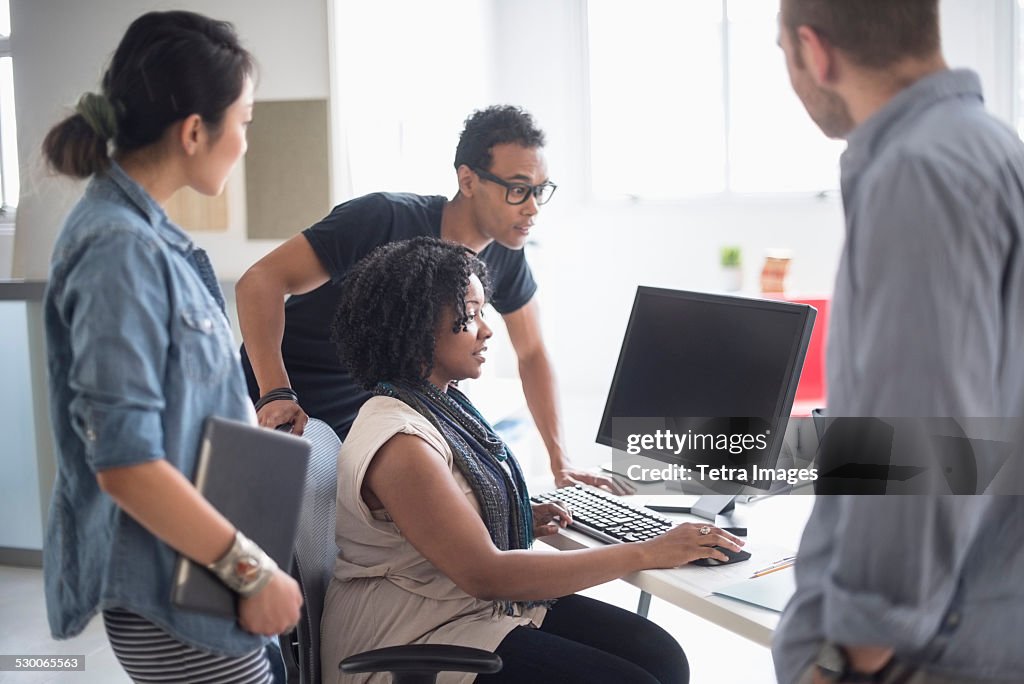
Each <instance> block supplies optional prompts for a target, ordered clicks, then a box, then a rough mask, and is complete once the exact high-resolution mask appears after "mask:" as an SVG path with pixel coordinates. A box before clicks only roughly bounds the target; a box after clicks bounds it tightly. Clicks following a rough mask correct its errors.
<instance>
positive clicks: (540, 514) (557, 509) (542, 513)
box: [531, 501, 572, 538]
mask: <svg viewBox="0 0 1024 684" xmlns="http://www.w3.org/2000/svg"><path fill="white" fill-rule="evenodd" d="M531 505H532V506H533V536H534V537H535V538H536V537H544V536H547V535H549V534H555V533H556V532H558V530H560V529H562V528H563V527H567V526H568V525H569V523H571V522H572V514H571V513H570V512H569V508H568V507H567V506H566V505H565V504H564V503H562V502H560V501H558V502H554V503H534V504H531Z"/></svg>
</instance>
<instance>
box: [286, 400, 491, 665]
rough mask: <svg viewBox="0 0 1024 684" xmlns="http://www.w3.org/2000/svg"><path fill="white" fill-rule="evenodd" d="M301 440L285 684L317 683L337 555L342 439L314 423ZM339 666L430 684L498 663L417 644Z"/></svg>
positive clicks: (487, 656) (457, 649)
mask: <svg viewBox="0 0 1024 684" xmlns="http://www.w3.org/2000/svg"><path fill="white" fill-rule="evenodd" d="M303 437H305V438H306V439H307V440H309V442H310V443H311V444H312V447H313V449H312V453H311V454H310V457H309V467H308V468H307V470H306V487H305V492H304V493H303V498H302V512H301V513H300V514H299V531H298V535H297V537H296V540H295V552H294V554H293V558H292V577H294V578H295V581H296V582H298V583H299V589H300V590H301V591H302V600H303V605H302V614H301V615H300V617H299V623H298V624H297V625H296V626H295V629H294V630H293V631H292V632H290V633H288V634H286V635H282V636H281V647H282V648H281V650H282V651H283V653H284V659H285V665H286V667H287V670H288V681H289V682H298V683H299V684H321V674H322V673H321V671H320V618H321V617H322V615H323V608H324V598H325V596H326V595H327V586H328V584H329V583H330V581H331V573H332V570H333V569H334V560H335V557H336V556H337V552H338V549H337V546H336V545H335V542H334V520H335V514H336V508H335V506H336V496H337V489H338V449H340V448H341V440H339V439H338V436H337V435H336V434H335V432H334V430H333V429H332V428H331V427H330V426H329V425H327V423H324V422H323V421H321V420H317V419H316V418H310V419H309V422H308V423H306V429H305V432H304V433H303ZM340 667H341V668H342V670H343V671H344V672H347V673H359V672H391V675H392V682H394V684H429V683H430V682H433V681H435V679H436V677H437V673H438V672H445V671H453V672H476V673H493V672H497V671H499V670H500V669H501V658H500V657H499V656H497V655H495V654H494V653H491V652H489V651H483V650H480V649H476V648H466V647H463V646H449V645H441V644H415V645H412V646H392V647H389V648H381V649H377V650H373V651H366V652H364V653H358V654H356V655H353V656H350V657H348V658H346V659H345V660H344V661H343V662H342V663H341V665H340Z"/></svg>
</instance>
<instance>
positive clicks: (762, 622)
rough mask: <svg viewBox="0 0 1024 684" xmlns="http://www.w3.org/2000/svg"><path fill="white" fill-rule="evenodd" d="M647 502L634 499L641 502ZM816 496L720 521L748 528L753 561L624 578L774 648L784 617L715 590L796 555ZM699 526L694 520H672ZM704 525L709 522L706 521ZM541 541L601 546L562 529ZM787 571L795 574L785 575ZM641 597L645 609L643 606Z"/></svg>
mask: <svg viewBox="0 0 1024 684" xmlns="http://www.w3.org/2000/svg"><path fill="white" fill-rule="evenodd" d="M648 498H649V497H646V496H644V497H636V499H637V500H638V502H639V501H641V500H646V499H648ZM813 503H814V497H813V496H808V495H802V496H801V495H783V496H774V497H769V498H765V499H756V500H754V501H752V502H751V503H748V504H736V510H735V511H733V512H732V513H730V514H728V515H724V516H719V518H718V523H719V525H721V526H731V527H746V528H747V530H748V536H747V537H746V539H745V541H746V546H745V547H744V548H745V549H746V550H748V551H750V552H751V554H752V556H751V558H750V559H749V560H747V561H743V562H741V563H734V564H732V565H724V566H718V567H713V568H705V567H699V566H692V565H691V566H685V567H681V568H674V569H672V570H642V571H640V572H634V573H632V574H630V575H626V576H625V577H623V578H622V579H623V580H624V581H626V582H629V583H630V584H632V585H634V586H636V587H638V588H639V589H640V590H641V591H642V592H647V593H649V594H651V595H653V596H657V597H658V598H660V599H663V600H665V601H668V602H670V603H672V604H674V605H676V606H679V607H680V608H682V609H683V610H686V611H689V612H690V613H693V614H694V615H698V616H700V617H702V618H704V619H706V620H710V621H711V622H713V623H715V624H716V625H719V626H721V627H723V628H725V629H728V630H729V631H731V632H735V633H736V634H739V635H740V636H743V637H746V638H747V639H750V640H751V641H754V642H755V643H758V644H761V645H762V646H770V645H771V641H772V634H773V633H774V631H775V628H776V626H777V625H778V623H779V618H780V614H779V613H776V612H775V611H772V610H768V609H767V608H760V607H758V606H754V605H750V604H747V603H743V602H741V601H736V600H733V599H729V598H725V597H723V596H715V595H713V594H712V593H711V592H712V591H714V590H715V589H718V588H721V587H724V586H727V585H729V584H734V583H736V582H739V581H741V580H743V579H746V578H748V577H750V575H751V574H753V573H754V572H755V571H756V570H760V569H762V568H764V567H765V566H767V565H769V564H770V563H772V562H773V561H775V560H778V559H779V558H783V557H785V556H789V555H792V554H793V553H795V551H796V548H797V546H798V544H799V541H800V534H801V533H802V531H803V528H804V525H805V524H806V522H807V518H808V517H809V515H810V512H811V506H812V505H813ZM672 517H675V518H678V519H679V520H690V521H695V522H696V521H700V520H701V519H700V518H694V517H692V516H672ZM704 522H706V521H704ZM540 541H543V542H545V543H546V544H548V545H550V546H553V547H555V548H557V549H561V550H564V551H567V550H572V549H581V548H588V547H598V546H602V545H603V544H602V542H599V541H597V540H595V539H592V538H590V537H588V536H586V535H584V534H581V533H579V532H576V531H574V530H562V531H561V532H560V533H558V534H556V535H550V536H547V537H541V539H540ZM784 572H792V571H791V570H789V571H784ZM643 601H644V599H643V596H642V595H641V606H642V605H643Z"/></svg>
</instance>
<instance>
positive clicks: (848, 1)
mask: <svg viewBox="0 0 1024 684" xmlns="http://www.w3.org/2000/svg"><path fill="white" fill-rule="evenodd" d="M782 21H783V23H784V25H785V26H786V28H787V29H788V30H789V31H790V35H791V36H792V37H793V39H794V43H795V42H796V30H797V28H798V27H800V26H809V27H810V28H812V29H814V30H815V31H817V32H818V33H819V34H820V35H821V36H822V37H823V38H824V39H826V40H827V41H829V42H830V43H831V44H832V45H834V46H835V47H836V48H838V49H840V50H842V51H843V52H844V53H845V54H846V55H848V56H849V57H850V59H851V60H853V62H854V63H855V64H858V65H860V66H863V67H867V68H870V69H882V68H884V67H887V66H889V65H891V64H893V63H895V62H897V61H899V60H901V59H904V58H908V57H913V58H924V57H929V56H931V55H933V54H935V53H936V52H937V51H938V50H939V46H940V39H939V2H938V0H782Z"/></svg>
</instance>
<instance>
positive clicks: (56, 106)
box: [11, 0, 329, 278]
mask: <svg viewBox="0 0 1024 684" xmlns="http://www.w3.org/2000/svg"><path fill="white" fill-rule="evenodd" d="M166 9H187V10H193V11H197V12H203V13H205V14H208V15H210V16H213V17H216V18H218V19H225V20H228V21H231V22H233V23H234V24H235V26H236V28H237V29H238V32H239V34H240V35H241V36H242V38H243V40H244V42H245V44H246V46H247V47H248V48H249V49H250V50H251V51H252V52H253V54H254V55H255V57H256V60H257V62H258V63H259V85H258V89H257V98H258V99H264V100H281V99H307V98H326V97H327V96H328V91H329V85H328V59H327V29H326V25H327V18H326V3H325V0H289V2H288V3H287V4H285V3H279V2H269V1H266V0H263V1H260V2H251V1H248V0H177V1H171V0H89V1H88V2H80V1H79V0H12V3H11V25H12V36H11V49H12V54H13V57H14V64H15V70H14V79H15V91H16V96H15V100H16V106H17V117H18V149H19V154H20V155H21V167H22V177H23V180H22V197H21V201H20V205H19V207H18V224H17V225H18V230H17V235H16V238H15V247H14V268H13V272H14V275H15V277H26V278H45V277H46V273H47V264H48V263H49V259H50V250H51V249H52V246H53V242H54V240H55V239H56V235H57V232H58V231H59V229H60V226H61V223H62V220H63V217H64V215H65V214H66V213H67V211H68V209H69V208H70V206H71V204H72V203H73V202H74V201H75V200H76V199H77V196H78V193H79V192H80V191H81V184H79V183H73V182H69V181H66V180H63V179H57V178H53V177H52V176H50V175H48V174H47V173H46V171H45V170H44V168H43V166H42V162H41V160H40V155H39V146H40V144H41V142H42V140H43V137H44V136H45V135H46V132H47V131H48V130H49V128H50V126H52V125H53V124H54V123H56V122H57V121H58V120H60V119H61V118H62V117H63V116H66V115H67V113H68V110H69V108H70V107H72V106H74V104H75V102H76V101H77V100H78V97H79V96H80V95H81V94H82V93H83V92H85V91H87V90H97V89H98V87H99V80H100V77H101V76H102V73H103V69H104V68H105V67H106V62H107V61H108V60H109V58H110V56H111V54H112V53H113V50H114V48H115V47H116V46H117V42H118V40H119V39H120V37H121V35H122V34H123V33H124V30H125V29H126V28H127V26H128V24H129V23H131V21H132V20H133V19H135V18H136V17H137V16H139V15H140V14H142V13H144V12H146V11H149V10H166ZM285 13H287V16H284V14H285ZM235 186H236V187H237V180H236V182H235ZM233 199H234V200H237V201H235V202H232V205H231V210H232V212H244V204H242V203H241V200H242V196H241V195H240V194H239V193H235V194H234V195H233ZM196 241H197V243H199V244H200V246H202V247H204V248H205V249H207V250H208V251H209V252H210V256H211V258H212V260H213V262H214V265H215V267H216V268H217V271H218V273H219V274H220V275H221V277H224V278H230V277H237V276H238V275H241V273H242V272H243V271H244V270H245V268H246V267H247V266H248V265H249V264H251V263H252V262H253V261H255V260H256V259H258V258H259V257H260V256H262V254H264V253H265V252H266V251H268V250H269V249H270V248H272V247H273V245H274V244H276V243H271V242H263V243H248V244H247V243H245V242H244V241H243V240H242V239H241V238H240V237H239V235H238V234H229V235H214V234H205V235H203V234H200V235H197V236H196Z"/></svg>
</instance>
